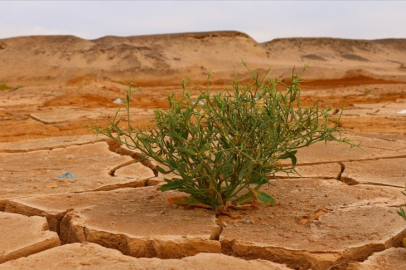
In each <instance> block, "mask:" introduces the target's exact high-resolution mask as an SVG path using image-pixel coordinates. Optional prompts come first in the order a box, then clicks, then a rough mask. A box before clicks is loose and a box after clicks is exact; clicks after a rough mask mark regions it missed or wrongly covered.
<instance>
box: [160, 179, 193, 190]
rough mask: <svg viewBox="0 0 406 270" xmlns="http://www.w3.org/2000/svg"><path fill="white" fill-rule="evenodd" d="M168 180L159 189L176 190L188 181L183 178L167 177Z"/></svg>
mask: <svg viewBox="0 0 406 270" xmlns="http://www.w3.org/2000/svg"><path fill="white" fill-rule="evenodd" d="M165 181H166V182H167V183H166V184H163V185H162V186H161V187H160V188H159V189H160V190H161V191H167V190H176V189H179V188H180V187H182V186H183V185H184V184H185V183H186V182H187V181H186V180H183V179H176V178H175V179H172V180H169V179H165Z"/></svg>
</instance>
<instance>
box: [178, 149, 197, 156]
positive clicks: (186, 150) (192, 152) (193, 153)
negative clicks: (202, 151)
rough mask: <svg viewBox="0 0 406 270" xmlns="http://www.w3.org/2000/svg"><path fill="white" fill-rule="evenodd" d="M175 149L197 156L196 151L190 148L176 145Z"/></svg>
mask: <svg viewBox="0 0 406 270" xmlns="http://www.w3.org/2000/svg"><path fill="white" fill-rule="evenodd" d="M176 150H178V152H179V153H185V154H188V155H191V156H197V154H196V152H195V151H193V150H192V149H190V148H184V147H176Z"/></svg>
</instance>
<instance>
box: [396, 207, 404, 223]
mask: <svg viewBox="0 0 406 270" xmlns="http://www.w3.org/2000/svg"><path fill="white" fill-rule="evenodd" d="M399 210H400V211H397V213H398V215H399V216H401V217H402V218H403V219H404V220H406V214H405V211H404V210H403V208H402V207H399Z"/></svg>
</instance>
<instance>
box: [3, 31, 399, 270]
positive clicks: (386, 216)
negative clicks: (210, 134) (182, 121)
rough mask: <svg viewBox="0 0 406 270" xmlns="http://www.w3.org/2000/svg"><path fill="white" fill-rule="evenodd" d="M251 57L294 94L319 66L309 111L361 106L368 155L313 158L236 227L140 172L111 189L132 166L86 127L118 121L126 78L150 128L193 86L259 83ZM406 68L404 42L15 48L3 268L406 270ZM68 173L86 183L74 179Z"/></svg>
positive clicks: (311, 152) (42, 42) (347, 120)
mask: <svg viewBox="0 0 406 270" xmlns="http://www.w3.org/2000/svg"><path fill="white" fill-rule="evenodd" d="M241 59H244V60H246V61H247V63H248V65H249V66H250V67H251V68H254V69H256V70H258V71H259V72H260V73H261V74H263V73H264V72H265V70H266V69H267V68H269V67H272V70H271V72H270V74H269V77H270V78H277V79H280V80H286V79H287V78H288V77H289V74H290V73H291V72H292V69H293V67H294V66H295V67H296V70H295V72H296V73H297V72H300V70H301V69H302V68H303V66H304V64H306V63H310V68H309V69H308V70H307V71H306V72H305V73H304V75H303V79H304V82H303V83H302V89H303V90H302V104H305V105H309V106H310V105H311V104H312V102H313V101H318V102H319V103H320V106H321V107H323V108H328V107H331V108H332V109H333V110H332V114H335V115H338V114H340V113H341V112H342V110H343V108H344V107H345V109H344V111H343V114H342V119H341V122H340V125H341V127H342V128H344V129H346V130H348V132H347V133H346V136H349V137H352V138H354V139H355V140H358V141H362V143H363V145H364V148H365V150H366V152H363V151H359V152H357V151H352V152H350V154H348V149H347V148H345V147H344V146H341V145H334V144H333V145H327V146H325V145H321V146H320V145H315V146H314V147H310V148H308V149H304V150H303V151H302V152H300V153H299V154H298V158H299V159H298V160H299V167H298V171H299V172H300V174H301V175H302V176H303V177H302V178H297V177H294V176H291V177H287V176H282V175H281V179H280V181H279V182H278V183H276V185H277V186H276V187H269V190H268V192H270V194H272V195H273V196H275V197H276V198H277V200H278V202H279V203H278V205H277V206H275V207H261V209H260V210H259V211H254V210H252V211H249V210H244V211H240V212H238V211H237V212H236V213H231V214H230V215H228V216H221V215H220V216H218V215H217V216H216V215H215V213H214V212H212V211H209V210H205V209H193V210H190V209H184V208H171V207H169V206H167V205H166V203H165V200H166V197H167V196H170V194H169V195H168V194H166V193H160V192H157V191H156V187H155V186H156V185H159V184H160V183H161V182H162V181H163V179H162V177H161V176H158V177H154V175H153V174H152V173H151V171H150V170H148V169H147V168H145V167H143V166H142V165H140V164H133V165H130V166H128V167H125V168H122V169H120V170H118V171H117V173H116V176H115V177H111V176H110V175H108V171H109V170H110V169H112V168H113V167H114V166H116V165H118V164H121V163H123V162H126V161H128V160H131V158H130V157H125V156H120V155H118V154H116V153H112V152H111V151H109V150H108V148H107V144H106V143H105V142H103V141H97V138H96V137H95V136H94V135H92V133H91V132H90V131H89V130H88V128H87V127H86V126H85V125H88V124H92V123H97V124H98V125H99V126H104V125H106V124H107V123H108V119H109V118H110V119H111V117H112V116H113V115H114V113H115V111H116V110H117V109H118V108H119V107H120V106H121V105H120V104H117V103H114V101H115V100H117V99H118V98H124V97H125V91H126V86H124V85H123V84H122V83H120V80H125V81H127V82H128V81H130V80H131V78H132V77H133V76H134V74H135V79H134V82H135V83H136V84H137V85H139V86H142V88H141V89H140V90H137V91H136V92H135V93H134V95H133V100H132V111H131V119H132V121H133V123H134V124H133V126H137V127H146V126H149V125H151V124H153V120H154V113H153V112H154V110H155V109H165V108H168V101H167V96H168V94H169V93H175V95H179V94H180V93H181V91H182V90H181V80H182V79H184V78H185V77H187V76H191V78H192V79H193V80H196V81H197V83H198V84H200V85H204V83H205V80H206V78H207V74H208V72H209V70H211V73H212V78H211V87H212V88H223V87H227V86H228V85H230V83H231V82H232V79H233V77H234V76H237V77H238V78H239V79H240V81H242V82H247V81H248V80H249V74H248V72H247V70H246V69H245V67H244V66H243V65H242V64H241ZM405 63H406V40H404V39H400V40H390V39H388V40H373V41H367V40H340V39H331V38H318V39H316V38H313V39H311V38H307V39H304V38H294V39H279V40H273V41H270V42H266V43H257V42H256V41H254V40H253V39H251V38H250V37H249V36H247V35H245V34H243V33H239V32H210V33H187V34H174V35H155V36H139V37H104V38H100V39H97V40H91V41H90V40H83V39H79V38H77V37H74V36H48V37H44V36H33V37H19V38H12V39H3V40H0V87H1V85H3V88H2V90H0V119H1V121H0V164H1V165H0V173H1V175H0V187H1V188H0V190H2V191H0V214H1V215H0V226H1V231H2V232H1V233H2V234H4V236H2V239H7V241H8V242H7V243H6V242H4V243H2V244H0V263H2V264H0V269H27V267H28V266H29V267H34V268H33V269H43V267H44V265H54V266H55V267H56V266H57V265H59V266H58V267H62V266H64V267H65V268H63V269H77V268H79V267H82V268H83V269H109V267H111V265H116V266H117V269H171V267H172V266H171V265H172V264H173V265H177V266H178V267H179V269H218V265H222V266H223V268H222V269H227V267H228V266H230V269H251V268H259V269H261V267H262V268H264V269H406V267H405V265H406V257H405V253H404V252H403V250H402V249H400V248H398V247H399V246H401V239H402V238H403V237H406V222H405V221H403V220H402V219H401V218H400V217H399V216H398V215H397V214H396V210H397V209H398V206H399V205H403V204H404V203H405V200H406V197H405V196H403V195H402V194H401V191H402V190H404V185H405V182H406V170H405V168H406V166H405V165H406V67H405ZM67 172H70V173H72V174H73V175H75V178H58V176H62V175H63V174H65V173H67ZM265 189H268V187H267V188H265ZM172 195H173V194H172ZM29 217H32V218H29ZM88 242H91V243H88ZM78 243H82V244H78ZM60 245H61V246H60ZM84 252H87V253H88V256H87V257H81V256H82V255H81V254H83V253H84ZM32 254H34V255H32ZM63 254H70V255H69V256H70V257H69V258H71V259H68V258H63V259H62V257H63ZM210 254H212V255H213V256H214V254H217V255H216V256H217V257H216V256H214V257H210V258H209V257H207V258H206V257H204V256H211V255H210ZM30 255H31V256H30ZM27 256H28V257H27ZM72 258H74V259H72ZM95 258H99V260H97V259H95ZM388 258H389V259H388ZM86 260H87V261H89V262H90V263H86ZM204 260H210V261H211V262H213V264H209V265H205V264H202V261H204ZM391 263H397V264H391ZM103 265H104V266H103ZM148 265H149V266H148ZM216 265H217V266H216ZM164 266H165V267H166V268H163V267H164ZM2 267H3V268H2ZM35 267H37V268H35ZM103 267H105V268H103ZM120 267H121V268H120ZM148 267H150V268H148ZM216 267H217V268H216ZM237 267H240V268H237ZM366 267H369V268H366ZM402 267H403V268H402Z"/></svg>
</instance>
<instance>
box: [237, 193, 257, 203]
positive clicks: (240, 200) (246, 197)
mask: <svg viewBox="0 0 406 270" xmlns="http://www.w3.org/2000/svg"><path fill="white" fill-rule="evenodd" d="M252 199H253V197H252V194H251V192H247V194H245V195H244V196H241V197H238V198H237V199H236V200H235V201H236V202H237V203H238V204H242V203H244V202H246V201H249V200H252Z"/></svg>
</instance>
